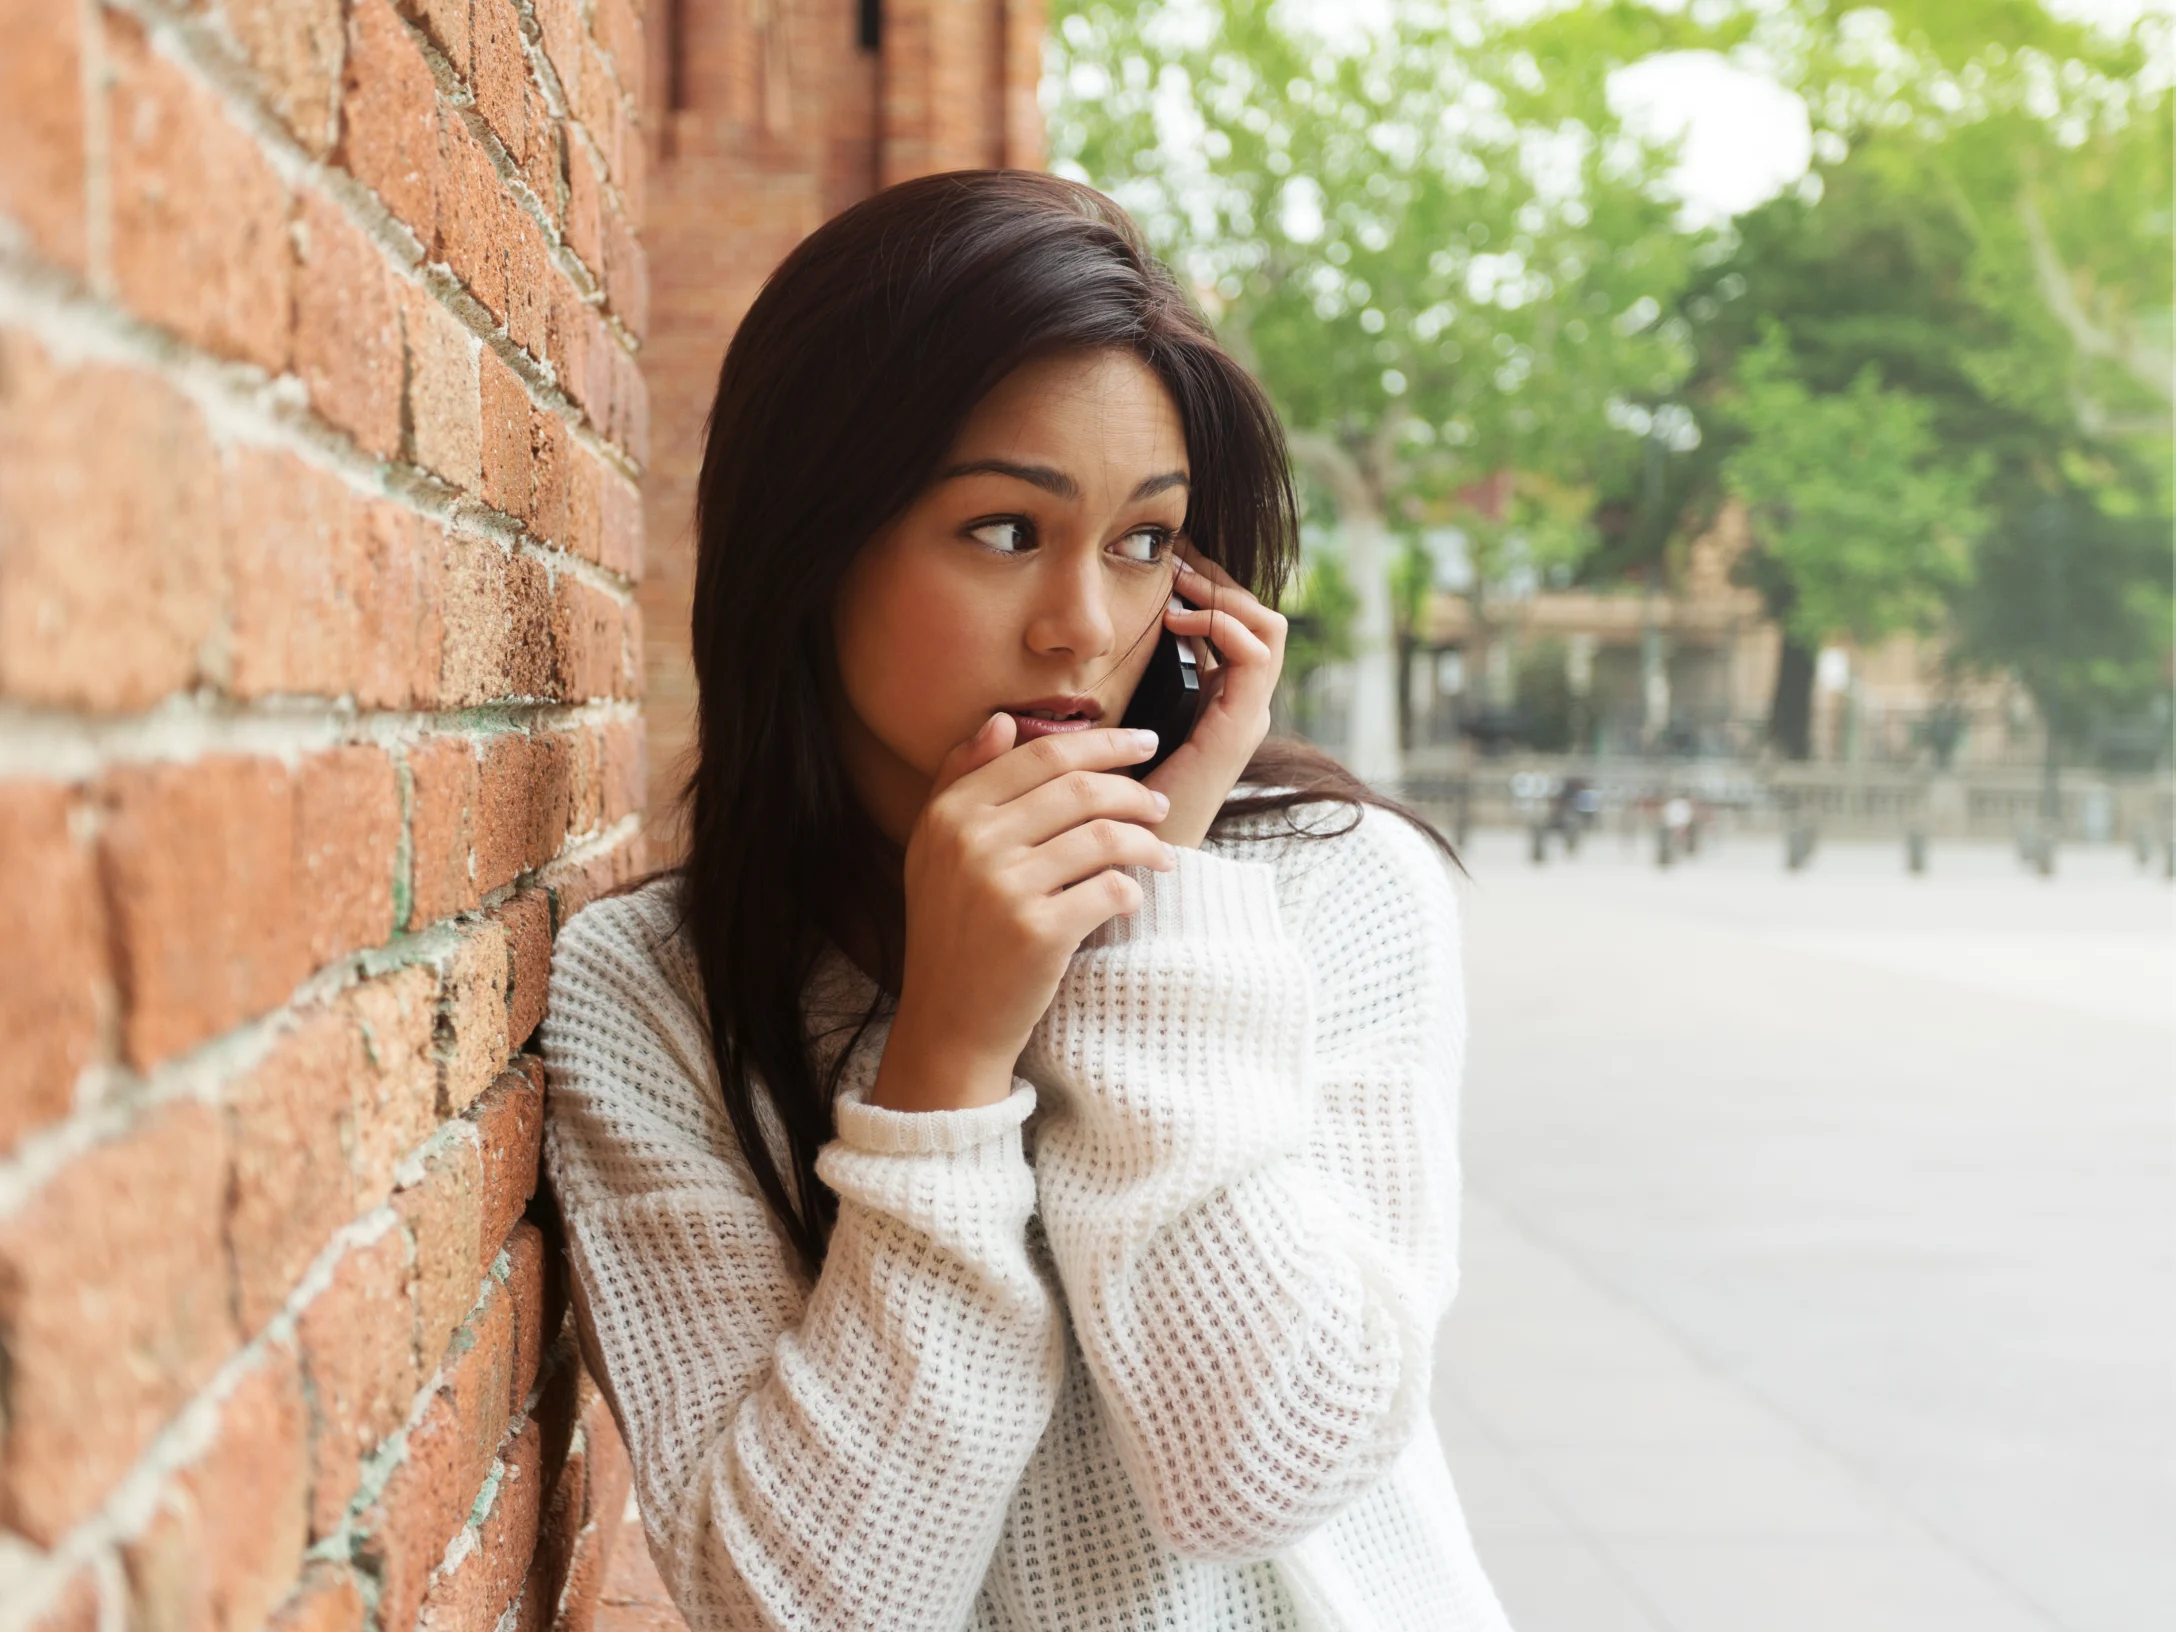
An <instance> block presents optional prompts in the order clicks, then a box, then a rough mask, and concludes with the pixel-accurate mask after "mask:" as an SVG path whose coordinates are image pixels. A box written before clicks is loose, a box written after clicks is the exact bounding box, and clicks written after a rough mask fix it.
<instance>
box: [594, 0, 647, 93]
mask: <svg viewBox="0 0 2176 1632" xmlns="http://www.w3.org/2000/svg"><path fill="white" fill-rule="evenodd" d="M592 27H593V28H594V30H595V32H596V36H597V43H598V44H599V45H600V46H602V47H603V48H604V51H605V55H606V56H607V57H608V58H609V59H610V62H611V66H612V77H613V79H614V80H615V81H617V82H618V84H619V87H620V90H621V91H622V92H623V93H624V94H625V95H626V96H627V98H628V100H630V101H631V102H633V103H634V104H635V105H636V106H637V107H640V106H641V105H642V100H643V92H644V90H645V89H646V87H645V85H644V81H643V70H644V68H645V67H646V66H647V57H648V53H647V52H646V51H645V50H644V47H643V37H642V7H641V6H640V5H639V4H637V3H636V0H596V5H595V7H594V14H593V18H592Z"/></svg>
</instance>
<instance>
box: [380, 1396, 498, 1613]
mask: <svg viewBox="0 0 2176 1632" xmlns="http://www.w3.org/2000/svg"><path fill="white" fill-rule="evenodd" d="M460 1452H461V1442H460V1434H459V1431H458V1424H456V1422H455V1421H454V1415H453V1404H452V1402H451V1401H450V1400H449V1399H448V1398H447V1397H446V1396H445V1395H444V1394H443V1393H441V1394H438V1395H434V1396H433V1397H432V1400H431V1404H430V1406H429V1408H428V1409H427V1410H426V1411H425V1413H424V1415H423V1418H422V1420H421V1421H420V1422H418V1423H417V1424H416V1425H415V1427H413V1428H411V1429H410V1430H409V1431H408V1439H407V1445H406V1448H405V1452H404V1455H403V1458H402V1460H401V1462H400V1464H399V1465H398V1466H397V1467H395V1468H394V1469H393V1472H392V1474H391V1475H390V1476H389V1477H388V1478H387V1480H386V1482H385V1486H384V1488H383V1489H382V1490H381V1491H380V1492H379V1493H378V1496H377V1497H376V1499H375V1500H373V1501H372V1502H371V1503H370V1505H369V1506H368V1507H367V1508H365V1509H364V1511H363V1512H362V1514H361V1515H360V1516H359V1517H358V1519H357V1521H356V1523H357V1535H356V1538H355V1557H356V1562H357V1563H358V1564H359V1565H360V1566H361V1567H362V1568H363V1569H364V1570H366V1571H368V1572H369V1573H371V1574H372V1575H375V1576H376V1577H377V1580H378V1604H377V1610H378V1625H380V1626H383V1627H401V1628H408V1627H412V1626H414V1624H415V1619H416V1615H417V1612H418V1611H419V1610H420V1609H421V1608H422V1607H423V1596H424V1593H425V1590H426V1589H427V1587H428V1585H429V1581H430V1573H431V1570H432V1569H433V1568H434V1567H435V1566H436V1565H437V1563H438V1561H439V1559H441V1558H442V1557H444V1556H445V1551H446V1543H447V1542H449V1541H451V1540H452V1539H453V1535H454V1532H455V1531H457V1530H459V1529H460V1528H461V1524H462V1521H463V1520H464V1519H466V1518H467V1516H468V1511H469V1507H470V1506H471V1504H473V1503H474V1501H475V1499H476V1491H475V1488H474V1487H473V1486H469V1487H467V1488H463V1483H462V1478H461V1474H462V1468H461V1456H460Z"/></svg>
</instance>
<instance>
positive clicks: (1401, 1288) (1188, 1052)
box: [542, 806, 1505, 1632]
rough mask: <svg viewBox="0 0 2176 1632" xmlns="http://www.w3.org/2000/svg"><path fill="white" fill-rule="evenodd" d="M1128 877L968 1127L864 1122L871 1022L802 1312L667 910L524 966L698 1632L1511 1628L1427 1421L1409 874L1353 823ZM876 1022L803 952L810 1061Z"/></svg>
mask: <svg viewBox="0 0 2176 1632" xmlns="http://www.w3.org/2000/svg"><path fill="white" fill-rule="evenodd" d="M1301 814H1302V816H1303V819H1305V820H1308V821H1310V822H1313V823H1316V824H1318V825H1325V826H1329V827H1333V828H1334V827H1338V826H1343V825H1345V824H1346V823H1347V822H1349V821H1350V820H1351V813H1350V812H1349V811H1346V810H1343V809H1341V808H1339V807H1333V806H1317V807H1309V808H1308V809H1307V810H1305V811H1304V812H1302V813H1301ZM1274 822H1275V819H1270V821H1269V822H1268V823H1265V824H1264V825H1263V826H1262V827H1261V828H1260V829H1258V830H1260V831H1268V830H1269V826H1270V824H1271V823H1274ZM1136 876H1137V877H1138V878H1139V879H1140V881H1141V883H1142V885H1143V887H1144V890H1145V891H1146V896H1147V901H1146V904H1145V905H1144V906H1143V907H1142V909H1141V910H1140V911H1139V913H1137V914H1136V915H1134V916H1133V917H1131V918H1120V919H1114V920H1113V921H1112V922H1111V923H1109V924H1107V925H1106V926H1104V928H1103V929H1101V930H1099V931H1097V932H1096V933H1095V934H1094V935H1092V936H1091V937H1090V938H1089V939H1088V941H1087V942H1085V943H1084V944H1083V946H1082V947H1081V949H1080V951H1079V952H1078V953H1077V954H1076V955H1075V956H1074V957H1073V959H1072V961H1071V963H1070V965H1069V967H1068V969H1067V972H1066V975H1065V977H1064V980H1063V981H1062V983H1061V984H1060V986H1059V988H1058V993H1057V996H1056V999H1055V1001H1053V1002H1052V1004H1051V1006H1050V1009H1049V1012H1048V1013H1047V1014H1046V1015H1045V1016H1044V1017H1043V1019H1042V1021H1041V1023H1040V1024H1039V1025H1038V1026H1037V1028H1036V1030H1035V1033H1034V1035H1033V1037H1032V1039H1031V1041H1030V1043H1029V1046H1028V1048H1027V1050H1026V1052H1025V1053H1024V1054H1023V1055H1022V1056H1021V1060H1020V1064H1019V1075H1018V1077H1017V1078H1016V1079H1015V1082H1014V1091H1013V1094H1012V1097H1011V1098H1010V1099H1008V1100H1006V1101H1004V1102H1003V1103H1002V1104H998V1105H992V1106H987V1107H983V1108H979V1109H974V1110H962V1111H938V1112H923V1113H908V1112H898V1111H889V1110H883V1109H880V1108H877V1107H875V1106H872V1105H870V1104H869V1103H867V1095H868V1092H869V1089H870V1086H871V1084H872V1083H873V1081H874V1078H875V1074H876V1063H877V1059H878V1057H879V1056H880V1054H881V1051H882V1047H883V1040H884V1034H885V1031H886V1026H887V1019H888V1012H887V1017H886V1018H880V1019H879V1020H878V1022H877V1023H876V1024H875V1025H873V1026H871V1027H870V1029H869V1032H868V1034H867V1035H866V1036H865V1037H864V1039H863V1042H862V1044H861V1046H860V1047H859V1048H857V1049H856V1051H855V1055H854V1057H853V1058H852V1059H850V1060H849V1061H848V1062H847V1068H846V1071H845V1074H844V1077H843V1079H842V1091H841V1094H840V1097H839V1100H838V1102H837V1107H836V1109H837V1129H838V1134H837V1138H836V1139H835V1140H833V1141H832V1142H831V1143H830V1144H829V1145H827V1146H826V1147H825V1148H824V1150H823V1152H822V1154H821V1156H820V1158H819V1161H818V1164H817V1170H818V1172H819V1173H820V1174H821V1176H822V1177H823V1179H824V1181H825V1182H826V1183H827V1184H829V1185H830V1186H831V1188H832V1189H833V1190H835V1191H836V1192H837V1194H838V1197H839V1213H838V1223H837V1226H836V1229H835V1231H834V1233H833V1235H832V1238H831V1242H830V1248H829V1253H828V1256H827V1257H826V1259H825V1262H824V1267H823V1272H822V1274H821V1276H820V1277H819V1278H818V1279H817V1280H816V1282H815V1283H814V1284H813V1286H812V1285H811V1284H809V1283H808V1282H807V1280H806V1279H805V1278H804V1277H803V1276H802V1275H800V1274H799V1273H798V1272H797V1270H796V1268H795V1265H794V1261H793V1258H792V1255H791V1253H790V1251H789V1249H788V1248H787V1246H786V1244H785V1241H784V1238H783V1237H782V1236H781V1235H780V1234H779V1233H778V1232H777V1230H776V1229H775V1228H774V1226H773V1224H772V1222H771V1220H770V1217H769V1215H768V1214H767V1213H766V1212H765V1209H764V1205H763V1202H762V1200H761V1197H760V1195H759V1193H758V1192H757V1190H756V1188H755V1185H754V1183H753V1181H752V1179H751V1178H750V1177H749V1174H748V1171H747V1168H746V1166H745V1164H744V1162H743V1160H742V1158H741V1156H740V1153H739V1147H738V1144H737V1142H736V1140H735V1138H734V1135H733V1132H732V1129H731V1126H730V1124H729V1123H728V1121H727V1119H726V1115H725V1112H724V1110H723V1107H722V1105H721V1103H720V1100H719V1095H718V1089H717V1078H716V1073H715V1070H714V1067H713V1064H712V1060H711V1056H710V1051H709V1048H708V1046H707V1044H706V1041H705V1031H704V1022H703V1020H702V1018H701V1015H702V1013H703V1003H702V1000H701V996H700V983H699V980H698V977H697V974H696V971H695V965H694V960H693V957H692V953H691V950H690V948H689V947H688V945H687V943H686V940H685V938H684V937H678V936H675V934H674V933H673V926H674V922H675V917H674V910H673V908H674V902H673V897H672V894H671V891H672V887H673V883H672V880H670V879H667V880H661V881H659V882H658V883H655V884H652V885H651V886H649V887H647V888H646V889H643V890H641V891H638V892H635V893H632V894H630V895H626V896H622V897H619V898H617V899H614V900H610V901H606V902H601V903H599V904H597V905H595V906H593V907H591V908H589V909H588V910H587V911H585V912H583V913H581V914H580V915H578V916H577V917H576V918H575V919H574V921H573V922H572V923H570V924H569V925H568V926H567V928H566V930H565V931H564V932H563V933H562V934H561V936H560V938H559V944H558V950H557V954H556V959H555V963H554V966H553V971H552V978H551V1002H550V1011H549V1015H548V1018H547V1019H546V1021H545V1023H544V1027H543V1031H542V1046H543V1052H544V1058H545V1061H546V1063H547V1065H548V1066H549V1068H550V1076H551V1096H550V1100H549V1109H548V1115H547V1139H546V1159H547V1163H548V1167H549V1172H550V1176H551V1181H552V1183H553V1185H554V1187H555V1190H556V1193H557V1196H558V1199H559V1204H560V1207H561V1209H562V1211H563V1213H564V1216H565V1220H566V1227H567V1238H568V1246H569V1251H570V1254H571V1256H572V1260H573V1272H574V1280H575V1287H576V1300H577V1301H576V1308H577V1312H578V1315H579V1317H580V1325H581V1328H582V1331H583V1339H584V1345H585V1348H586V1349H587V1351H588V1353H589V1356H590V1363H591V1365H592V1367H593V1368H594V1369H596V1370H597V1371H598V1373H599V1380H600V1382H601V1383H602V1384H603V1385H604V1387H605V1389H606V1391H607V1394H608V1396H609V1398H610V1400H611V1401H612V1403H613V1406H614V1408H615V1410H616V1412H617V1414H618V1417H619V1420H620V1423H621V1426H622V1428H623V1430H624V1432H625V1435H626V1439H627V1443H628V1446H629V1449H630V1451H631V1453H632V1455H633V1459H634V1465H635V1489H636V1493H637V1496H638V1498H639V1501H640V1505H641V1510H642V1517H643V1524H644V1529H645V1531H646V1533H647V1535H648V1538H649V1543H650V1550H651V1552H652V1554H653V1555H654V1556H655V1558H656V1560H657V1564H658V1567H659V1569H660V1571H661V1572H662V1574H663V1576H664V1579H665V1581H666V1583H667V1585H668V1586H669V1587H670V1588H671V1591H672V1594H673V1597H674V1599H675V1601H676V1602H677V1603H678V1605H679V1607H680V1609H681V1611H682V1612H683V1613H684V1614H685V1615H686V1617H687V1619H688V1621H689V1623H690V1625H691V1627H692V1628H693V1629H694V1632H719V1629H726V1628H734V1629H739V1628H750V1629H753V1628H773V1627H776V1628H796V1629H809V1632H819V1629H820V1632H842V1629H848V1628H872V1629H875V1628H882V1629H885V1632H918V1629H923V1628H928V1629H940V1628H941V1629H945V1632H955V1629H960V1628H972V1629H975V1632H998V1629H1006V1632H1010V1629H1014V1628H1023V1629H1024V1628H1031V1627H1032V1628H1081V1629H1091V1628H1092V1629H1096V1632H1115V1629H1118V1628H1142V1629H1146V1628H1152V1627H1153V1628H1183V1629H1189V1632H1242V1629H1245V1632H1287V1629H1290V1632H1323V1629H1341V1632H1404V1629H1416V1632H1417V1629H1420V1628H1441V1629H1455V1632H1505V1622H1504V1618H1503V1612H1502V1610H1501V1609H1500V1608H1499V1607H1498V1605H1497V1602H1496V1598H1495V1595H1494V1594H1493V1593H1492V1592H1491V1590H1490V1588H1489V1585H1488V1582H1487V1580H1486V1578H1485V1577H1484V1576H1483V1575H1482V1573H1481V1569H1480V1566H1479V1563H1478V1562H1477V1561H1476V1559H1475V1557H1474V1553H1473V1548H1472V1544H1471V1542H1470V1541H1469V1540H1468V1537H1467V1533H1466V1527H1465V1522H1464V1519H1463V1517H1462V1515H1461V1514H1460V1512H1459V1508H1458V1503H1457V1498H1456V1497H1455V1496H1454V1495H1453V1493H1452V1490H1451V1482H1450V1477H1449V1474H1448V1472H1447V1470H1446V1469H1445V1466H1444V1463H1443V1458H1442V1453H1441V1450H1440V1449H1439V1447H1438V1444H1437V1440H1436V1435H1435V1432H1434V1430H1433V1426H1432V1424H1431V1423H1430V1421H1429V1416H1428V1407H1427V1401H1428V1391H1429V1389H1428V1385H1429V1360H1430V1352H1431V1348H1432V1342H1433V1339H1434V1336H1435V1331H1436V1327H1437V1324H1438V1322H1439V1320H1440V1318H1441V1317H1442V1315H1443V1312H1444V1309H1445V1307H1446V1306H1447V1305H1448V1303H1449V1301H1450V1297H1451V1293H1452V1290H1453V1287H1454V1285H1455V1283H1456V1278H1457V1272H1456V1266H1455V1253H1456V1243H1457V1201H1458V1160H1457V1152H1456V1131H1457V1093H1458V1083H1459V1074H1460V1061H1461V1056H1462V1054H1463V1050H1464V1042H1465V1036H1464V1031H1465V1021H1464V1005H1463V999H1462V996H1461V991H1460V977H1459V967H1458V939H1457V917H1456V904H1455V898H1454V896H1453V894H1452V891H1451V886H1450V882H1449V878H1448V875H1447V870H1446V868H1445V866H1444V864H1443V862H1442V861H1441V859H1440V857H1439V856H1438V855H1436V854H1435V853H1434V852H1433V851H1432V850H1431V849H1430V848H1429V847H1428V845H1427V843H1426V841H1425V840H1423V839H1422V838H1421V837H1420V835H1419V834H1418V833H1417V832H1415V831H1414V830H1413V829H1412V828H1411V827H1410V826H1408V825H1407V824H1406V823H1404V822H1402V821H1400V820H1398V819H1397V818H1396V817H1393V816H1390V815H1387V814H1385V813H1383V812H1380V811H1370V812H1368V813H1367V814H1366V815H1365V817H1364V818H1363V819H1362V820H1361V821H1360V823H1359V825H1358V826H1357V827H1355V828H1353V829H1352V830H1351V831H1350V832H1348V833H1346V834H1344V835H1343V836H1340V837H1334V838H1320V839H1300V838H1296V837H1291V836H1281V837H1276V838H1271V839H1265V840H1259V841H1251V842H1237V843H1232V842H1226V843H1219V844H1212V845H1211V846H1209V847H1207V848H1205V849H1203V850H1199V851H1181V852H1180V860H1179V865H1178V868H1177V870H1176V871H1175V872H1172V873H1166V874H1157V873H1148V872H1139V873H1137V874H1136ZM874 993H875V989H874V987H873V986H872V984H871V983H870V982H869V981H868V980H867V978H866V977H865V976H863V975H862V974H861V973H860V972H859V970H857V969H855V968H854V966H853V965H852V964H851V963H850V962H849V961H848V960H847V959H845V958H844V957H843V956H840V955H838V954H836V953H832V954H831V955H830V956H829V957H828V958H827V960H826V962H825V964H824V966H823V968H822V969H821V970H820V971H819V974H818V978H817V979H816V981H815V982H814V983H813V984H812V988H811V991H810V994H809V999H808V1003H807V1006H806V1012H807V1016H808V1020H809V1027H810V1034H811V1036H812V1037H813V1038H815V1039H816V1040H817V1048H818V1058H819V1061H821V1060H824V1059H826V1058H835V1057H836V1053H837V1050H838V1049H839V1048H840V1047H841V1046H843V1037H844V1035H845V1034H846V1033H847V1032H850V1031H851V1023H852V1021H853V1020H854V1019H855V1018H856V1017H858V1015H859V1014H860V1013H861V1011H862V1009H863V1008H864V1007H865V1005H866V1004H867V1002H868V1001H869V1000H870V999H871V998H872V997H873V996H874ZM842 1027H843V1028H844V1029H843V1030H842V1029H841V1028H842Z"/></svg>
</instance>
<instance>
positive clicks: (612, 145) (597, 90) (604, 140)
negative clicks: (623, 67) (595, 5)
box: [567, 41, 627, 178]
mask: <svg viewBox="0 0 2176 1632" xmlns="http://www.w3.org/2000/svg"><path fill="white" fill-rule="evenodd" d="M580 51H581V59H582V67H581V72H580V74H579V76H578V77H577V80H576V82H575V83H574V84H572V85H570V86H568V87H567V108H568V111H569V112H571V113H572V114H573V115H574V117H575V118H576V119H578V120H580V121H581V123H582V124H583V125H584V126H585V127H586V128H587V129H588V131H589V134H590V136H591V137H592V138H593V139H594V140H595V141H596V144H597V150H598V154H599V156H600V157H601V158H602V159H603V160H604V168H605V174H606V175H608V176H612V177H614V178H617V177H618V176H619V175H620V173H621V172H622V171H623V170H625V168H626V164H627V153H626V137H627V126H626V114H625V112H624V110H623V109H622V107H621V105H620V92H619V87H618V86H617V85H615V84H614V83H613V81H612V71H611V69H610V68H609V67H608V66H607V65H606V64H605V61H604V58H603V57H602V56H601V55H600V54H599V52H598V51H597V48H596V47H595V46H594V45H592V44H590V43H588V42H587V41H584V42H583V44H582V46H581V48H580Z"/></svg>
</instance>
